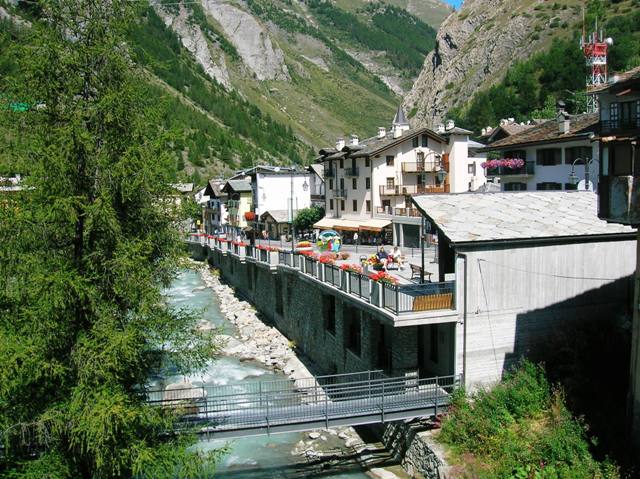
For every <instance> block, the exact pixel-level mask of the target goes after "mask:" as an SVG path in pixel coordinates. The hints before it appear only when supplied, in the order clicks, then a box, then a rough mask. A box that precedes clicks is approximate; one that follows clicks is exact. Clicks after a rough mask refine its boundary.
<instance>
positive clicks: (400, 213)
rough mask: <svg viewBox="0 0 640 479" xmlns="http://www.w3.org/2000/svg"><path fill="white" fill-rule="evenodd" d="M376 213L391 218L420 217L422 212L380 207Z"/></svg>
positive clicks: (415, 209) (410, 209)
mask: <svg viewBox="0 0 640 479" xmlns="http://www.w3.org/2000/svg"><path fill="white" fill-rule="evenodd" d="M376 213H378V214H379V215H389V216H410V217H420V211H419V210H418V209H417V208H392V207H391V206H378V207H377V208H376Z"/></svg>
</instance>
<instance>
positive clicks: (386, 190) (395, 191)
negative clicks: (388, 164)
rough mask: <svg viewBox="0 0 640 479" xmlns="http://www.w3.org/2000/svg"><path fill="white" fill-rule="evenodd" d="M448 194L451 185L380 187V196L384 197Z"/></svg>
mask: <svg viewBox="0 0 640 479" xmlns="http://www.w3.org/2000/svg"><path fill="white" fill-rule="evenodd" d="M448 192H449V185H395V186H388V185H380V194H381V195H382V196H409V195H422V194H426V193H448Z"/></svg>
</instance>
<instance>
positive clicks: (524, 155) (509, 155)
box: [504, 150, 527, 160]
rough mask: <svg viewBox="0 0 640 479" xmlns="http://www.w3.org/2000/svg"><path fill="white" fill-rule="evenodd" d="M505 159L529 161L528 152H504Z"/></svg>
mask: <svg viewBox="0 0 640 479" xmlns="http://www.w3.org/2000/svg"><path fill="white" fill-rule="evenodd" d="M504 157H505V158H518V159H520V160H526V159H527V152H526V151H525V150H511V151H505V152H504Z"/></svg>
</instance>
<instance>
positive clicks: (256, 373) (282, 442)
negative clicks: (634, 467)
mask: <svg viewBox="0 0 640 479" xmlns="http://www.w3.org/2000/svg"><path fill="white" fill-rule="evenodd" d="M166 296H167V300H168V303H169V304H170V305H171V307H175V308H187V309H192V310H195V311H197V312H198V314H201V315H202V317H203V318H204V319H206V320H207V321H209V322H211V323H212V324H214V325H215V326H218V327H220V328H222V330H223V331H224V332H225V334H232V333H233V331H234V326H233V325H232V324H231V323H229V322H228V321H226V319H225V318H224V316H223V315H222V314H221V312H220V309H219V307H218V299H217V297H216V295H215V293H214V292H213V291H212V290H211V289H209V288H206V287H205V284H204V282H203V281H202V279H201V277H200V275H199V274H198V273H197V272H195V271H184V272H182V273H181V274H180V275H179V276H178V278H177V279H176V280H175V281H174V282H173V284H172V285H171V287H170V288H169V289H168V290H167V291H166ZM163 379H164V381H165V382H167V383H170V382H175V381H178V380H180V379H182V377H175V376H174V377H167V378H163ZM187 379H188V380H189V381H190V382H191V383H192V384H194V385H196V386H199V385H202V384H206V385H228V386H233V387H236V388H237V389H238V391H243V390H245V389H246V387H247V385H248V384H250V383H254V382H257V381H268V380H273V379H284V376H283V375H280V374H276V373H274V372H272V371H269V370H268V369H266V368H264V367H262V366H261V365H259V364H256V363H251V362H240V361H239V360H237V359H235V358H233V357H229V356H223V357H220V358H218V359H216V360H215V361H214V362H212V363H211V364H210V365H209V367H208V368H207V369H206V370H204V371H203V372H202V373H200V374H196V375H193V376H190V377H189V378H187ZM323 438H326V439H325V440H321V441H320V442H321V443H322V444H321V445H320V446H321V448H322V450H323V451H337V450H339V448H340V446H341V444H340V440H339V439H338V438H337V437H336V436H332V435H330V434H326V433H324V432H323ZM300 441H307V442H309V438H308V435H307V433H288V434H274V435H271V436H257V437H247V438H243V439H236V440H231V441H220V440H213V441H205V440H203V441H201V442H199V443H198V444H197V446H196V447H198V448H200V449H203V450H208V449H212V448H220V447H222V446H225V445H226V446H227V447H228V452H227V453H226V454H225V455H224V456H223V457H222V459H221V460H220V463H219V466H218V470H217V472H216V477H221V478H238V479H241V478H242V479H244V478H267V479H270V478H287V479H288V478H302V477H322V478H330V479H356V478H366V477H368V476H366V475H365V474H364V472H363V471H362V469H361V467H360V466H359V465H358V464H357V463H356V462H355V461H354V460H352V459H350V458H349V456H348V455H341V454H336V456H335V457H334V459H332V460H324V461H320V460H318V459H313V458H309V459H307V458H306V457H305V456H304V455H300V454H296V453H294V454H292V451H293V450H294V449H295V448H296V444H300Z"/></svg>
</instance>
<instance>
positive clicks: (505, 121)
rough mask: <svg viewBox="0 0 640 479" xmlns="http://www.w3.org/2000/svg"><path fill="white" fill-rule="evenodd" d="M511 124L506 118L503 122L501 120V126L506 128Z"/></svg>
mask: <svg viewBox="0 0 640 479" xmlns="http://www.w3.org/2000/svg"><path fill="white" fill-rule="evenodd" d="M508 123H509V121H508V120H507V119H506V118H503V119H502V120H500V126H505V125H507V124H508Z"/></svg>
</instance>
